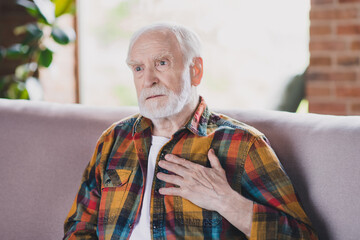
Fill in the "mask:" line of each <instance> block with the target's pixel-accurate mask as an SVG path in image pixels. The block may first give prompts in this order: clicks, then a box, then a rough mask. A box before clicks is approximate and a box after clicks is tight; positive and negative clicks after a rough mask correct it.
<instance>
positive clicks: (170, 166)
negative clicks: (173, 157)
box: [159, 160, 188, 177]
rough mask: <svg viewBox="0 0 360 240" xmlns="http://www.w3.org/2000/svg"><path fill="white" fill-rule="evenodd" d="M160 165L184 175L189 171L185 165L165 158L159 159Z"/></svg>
mask: <svg viewBox="0 0 360 240" xmlns="http://www.w3.org/2000/svg"><path fill="white" fill-rule="evenodd" d="M159 166H160V167H162V168H164V169H166V170H168V171H170V172H173V173H175V174H177V175H179V176H182V177H184V176H185V175H186V173H187V171H188V169H187V168H185V167H183V166H180V165H178V164H175V163H172V162H168V161H164V160H160V161H159Z"/></svg>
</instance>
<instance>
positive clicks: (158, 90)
mask: <svg viewBox="0 0 360 240" xmlns="http://www.w3.org/2000/svg"><path fill="white" fill-rule="evenodd" d="M170 94H171V91H170V90H169V89H167V88H166V87H165V86H162V85H155V86H153V87H151V88H145V89H143V90H142V91H141V93H140V100H141V101H145V100H146V99H147V98H149V97H151V96H154V95H166V96H167V95H170Z"/></svg>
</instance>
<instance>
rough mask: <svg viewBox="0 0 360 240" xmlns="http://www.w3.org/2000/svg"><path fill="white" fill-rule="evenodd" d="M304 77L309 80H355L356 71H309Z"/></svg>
mask: <svg viewBox="0 0 360 240" xmlns="http://www.w3.org/2000/svg"><path fill="white" fill-rule="evenodd" d="M306 78H307V80H309V81H356V72H350V71H346V72H329V71H326V72H309V73H308V74H307V75H306Z"/></svg>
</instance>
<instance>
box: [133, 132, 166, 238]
mask: <svg viewBox="0 0 360 240" xmlns="http://www.w3.org/2000/svg"><path fill="white" fill-rule="evenodd" d="M169 140H170V138H166V137H159V136H152V141H151V147H150V152H149V159H148V167H147V177H146V178H147V179H146V185H145V192H144V198H143V202H142V207H141V212H140V217H139V218H138V221H137V222H136V223H135V226H134V229H133V231H132V233H131V236H130V240H146V239H149V240H150V239H151V231H150V198H151V187H152V183H153V179H154V172H155V164H156V158H157V155H158V154H159V151H160V150H161V148H162V147H163V146H164V145H165V144H166V143H167V142H168V141H169Z"/></svg>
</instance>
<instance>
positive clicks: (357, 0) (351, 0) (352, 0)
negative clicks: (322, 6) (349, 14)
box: [339, 0, 360, 3]
mask: <svg viewBox="0 0 360 240" xmlns="http://www.w3.org/2000/svg"><path fill="white" fill-rule="evenodd" d="M339 3H360V0H339Z"/></svg>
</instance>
